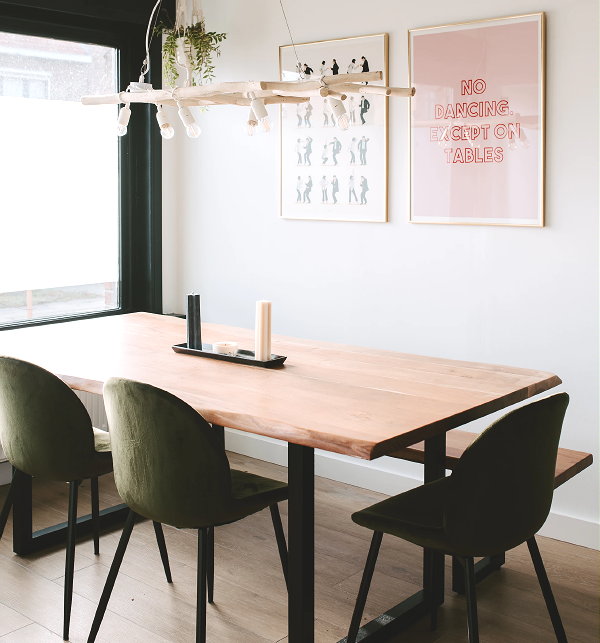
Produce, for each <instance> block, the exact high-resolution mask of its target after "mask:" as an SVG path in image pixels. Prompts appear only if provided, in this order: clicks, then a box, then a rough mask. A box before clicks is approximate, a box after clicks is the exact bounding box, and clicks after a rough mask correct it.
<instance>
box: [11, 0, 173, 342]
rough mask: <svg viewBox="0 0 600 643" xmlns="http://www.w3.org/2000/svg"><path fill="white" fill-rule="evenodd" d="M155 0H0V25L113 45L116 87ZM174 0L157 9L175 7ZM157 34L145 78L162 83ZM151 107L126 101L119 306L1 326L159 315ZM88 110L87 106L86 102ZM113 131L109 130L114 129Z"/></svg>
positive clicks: (138, 54) (132, 75) (139, 54)
mask: <svg viewBox="0 0 600 643" xmlns="http://www.w3.org/2000/svg"><path fill="white" fill-rule="evenodd" d="M154 3H155V0H141V1H140V0H129V1H128V0H93V1H88V2H81V0H19V1H18V2H17V1H16V0H12V1H11V0H0V31H4V32H10V33H18V34H23V35H30V36H40V37H45V38H58V39H62V40H71V41H79V42H86V43H90V44H97V45H103V46H107V47H113V48H115V49H116V50H117V61H118V62H117V71H118V73H117V77H118V81H117V82H118V84H119V89H120V90H125V89H126V87H127V85H128V84H129V82H130V81H137V80H138V77H139V74H140V68H141V64H142V61H143V59H144V57H145V37H146V28H147V22H148V19H149V17H150V13H151V11H152V7H153V6H154ZM173 5H174V0H166V1H163V3H162V7H161V11H162V12H166V13H167V15H168V14H169V12H170V15H173V13H174V6H173ZM160 50H161V44H160V39H158V38H154V39H153V42H152V46H151V49H150V62H151V65H150V73H149V74H148V75H147V76H146V82H151V83H152V84H153V85H154V87H158V88H159V87H161V86H162V65H161V54H160ZM153 107H154V106H153V105H145V104H135V105H132V108H131V109H132V117H131V121H130V123H129V127H128V131H127V135H126V136H123V137H121V138H120V139H119V152H118V153H119V227H120V235H119V236H120V241H119V244H120V248H119V255H120V257H119V258H120V297H119V301H120V306H119V308H118V309H114V310H107V311H95V312H89V313H81V314H72V315H64V316H60V317H53V318H51V319H32V320H26V321H21V322H12V323H8V324H0V330H7V329H10V328H16V327H23V326H35V325H41V324H51V323H59V322H64V321H71V320H76V319H87V318H93V317H102V316H106V315H115V314H123V313H130V312H138V311H145V312H154V313H162V144H161V141H162V139H161V136H160V132H159V129H158V127H157V126H156V120H155V117H154V113H153ZM90 109H93V107H90ZM115 136H116V134H115Z"/></svg>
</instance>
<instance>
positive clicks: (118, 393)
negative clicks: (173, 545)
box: [88, 378, 288, 643]
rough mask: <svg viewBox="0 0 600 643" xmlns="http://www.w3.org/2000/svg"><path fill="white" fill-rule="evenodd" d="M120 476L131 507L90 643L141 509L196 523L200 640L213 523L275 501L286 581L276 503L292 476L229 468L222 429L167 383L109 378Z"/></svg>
mask: <svg viewBox="0 0 600 643" xmlns="http://www.w3.org/2000/svg"><path fill="white" fill-rule="evenodd" d="M104 401H105V405H106V411H107V415H108V421H109V427H110V432H111V437H112V448H113V462H114V471H115V482H116V485H117V489H118V491H119V494H120V495H121V497H122V498H123V500H124V501H125V502H126V503H127V504H128V505H129V507H130V509H131V511H130V513H129V517H128V518H127V522H126V524H125V528H124V529H123V534H122V535H121V539H120V541H119V546H118V548H117V551H116V553H115V558H114V561H113V563H112V566H111V568H110V572H109V574H108V578H107V580H106V584H105V586H104V590H103V592H102V597H101V599H100V603H99V605H98V609H97V611H96V615H95V617H94V622H93V624H92V628H91V631H90V635H89V638H88V643H91V642H92V641H95V640H96V636H97V634H98V630H99V628H100V624H101V622H102V618H103V616H104V612H105V611H106V607H107V605H108V601H109V599H110V595H111V592H112V589H113V587H114V584H115V581H116V578H117V574H118V572H119V567H120V565H121V561H122V560H123V556H124V554H125V550H126V548H127V543H128V542H129V538H130V536H131V532H132V529H133V526H134V523H135V520H136V517H137V516H143V517H145V518H150V519H152V520H154V521H157V522H160V523H165V524H168V525H173V526H174V527H178V528H189V529H197V530H198V569H197V590H196V591H197V603H196V641H197V642H201V641H205V640H206V594H207V585H208V588H209V601H210V602H212V598H213V597H212V586H213V552H212V551H211V550H212V547H213V531H212V530H213V528H214V527H216V526H219V525H226V524H229V523H232V522H235V521H238V520H240V519H242V518H244V517H246V516H249V515H251V514H254V513H256V512H258V511H261V510H262V509H266V508H267V507H269V509H270V510H271V517H272V520H273V526H274V528H275V536H276V538H277V544H278V549H279V555H280V558H281V564H282V567H283V574H284V578H285V579H286V583H287V547H286V544H285V536H284V534H283V528H282V525H281V518H280V515H279V509H278V507H277V503H278V502H280V501H282V500H286V499H287V497H288V488H287V484H285V483H282V482H277V481H275V480H270V479H268V478H263V477H261V476H257V475H253V474H250V473H245V472H244V471H236V470H234V469H230V467H229V462H228V460H227V456H226V454H225V449H224V446H223V442H222V441H221V439H220V437H219V435H218V433H217V432H216V431H215V430H214V429H213V428H212V427H211V425H210V424H208V423H207V422H206V421H205V420H204V418H203V417H202V416H201V415H200V414H199V413H198V412H197V411H195V410H194V409H193V408H192V407H191V406H189V405H188V404H186V403H185V402H183V401H182V400H180V399H179V398H177V397H175V396H174V395H171V394H170V393H168V392H166V391H163V390H161V389H158V388H155V387H154V386H150V385H149V384H143V383H141V382H134V381H131V380H126V379H120V378H112V379H110V380H108V382H106V384H105V386H104Z"/></svg>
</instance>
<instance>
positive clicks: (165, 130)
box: [156, 105, 175, 139]
mask: <svg viewBox="0 0 600 643" xmlns="http://www.w3.org/2000/svg"><path fill="white" fill-rule="evenodd" d="M156 110H157V111H156V121H157V123H158V126H159V127H160V135H161V136H162V137H163V138H166V139H169V138H173V136H175V130H174V129H173V126H172V125H171V123H169V117H168V116H167V115H166V113H165V111H164V110H163V108H162V105H157V106H156Z"/></svg>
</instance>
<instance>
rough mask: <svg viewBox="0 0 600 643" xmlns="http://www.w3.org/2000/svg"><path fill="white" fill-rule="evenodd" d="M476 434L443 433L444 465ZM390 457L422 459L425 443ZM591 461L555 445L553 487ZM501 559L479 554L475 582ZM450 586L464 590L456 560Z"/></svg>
mask: <svg viewBox="0 0 600 643" xmlns="http://www.w3.org/2000/svg"><path fill="white" fill-rule="evenodd" d="M477 437H478V434H477V433H471V432H469V431H460V430H459V429H453V430H452V431H448V433H446V469H450V470H452V469H454V465H455V464H456V463H457V462H458V460H459V458H460V457H461V455H462V454H463V453H464V452H465V450H466V449H467V447H468V446H470V445H471V444H472V443H473V442H474V441H475V439H476V438H477ZM389 455H390V457H391V458H398V459H400V460H408V461H409V462H420V463H421V464H423V463H424V462H425V443H424V442H419V443H418V444H413V445H412V446H410V447H407V448H405V449H398V451H394V452H393V453H390V454H389ZM592 461H593V457H592V454H591V453H585V452H583V451H573V450H571V449H559V450H558V455H557V457H556V470H555V472H554V488H555V489H556V487H560V485H561V484H564V483H565V482H566V481H567V480H570V479H571V478H573V477H574V476H576V475H577V474H578V473H581V471H583V470H584V469H587V468H588V467H589V466H590V465H591V464H592ZM504 562H505V556H504V554H499V555H498V556H490V557H487V558H483V559H482V560H480V561H478V562H477V563H476V564H475V578H476V580H477V582H479V581H481V580H483V579H484V578H486V576H489V574H491V573H492V572H493V571H495V570H497V569H500V567H501V566H502V565H503V564H504ZM452 589H453V590H454V591H455V592H458V593H459V594H464V592H465V586H464V577H463V569H462V566H461V565H460V564H459V563H457V561H456V560H453V561H452Z"/></svg>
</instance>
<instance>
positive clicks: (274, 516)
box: [269, 504, 288, 587]
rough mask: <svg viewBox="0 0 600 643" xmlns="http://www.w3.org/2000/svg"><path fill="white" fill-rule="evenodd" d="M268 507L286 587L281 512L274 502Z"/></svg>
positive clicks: (285, 555)
mask: <svg viewBox="0 0 600 643" xmlns="http://www.w3.org/2000/svg"><path fill="white" fill-rule="evenodd" d="M269 509H270V510H271V520H272V521H273V529H274V530H275V538H276V539H277V549H278V550H279V559H280V560H281V569H282V570H283V577H284V579H285V586H286V587H288V550H287V544H286V542H285V533H284V532H283V525H282V524H281V514H280V513H279V506H278V505H276V504H275V505H271V506H270V507H269Z"/></svg>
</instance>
